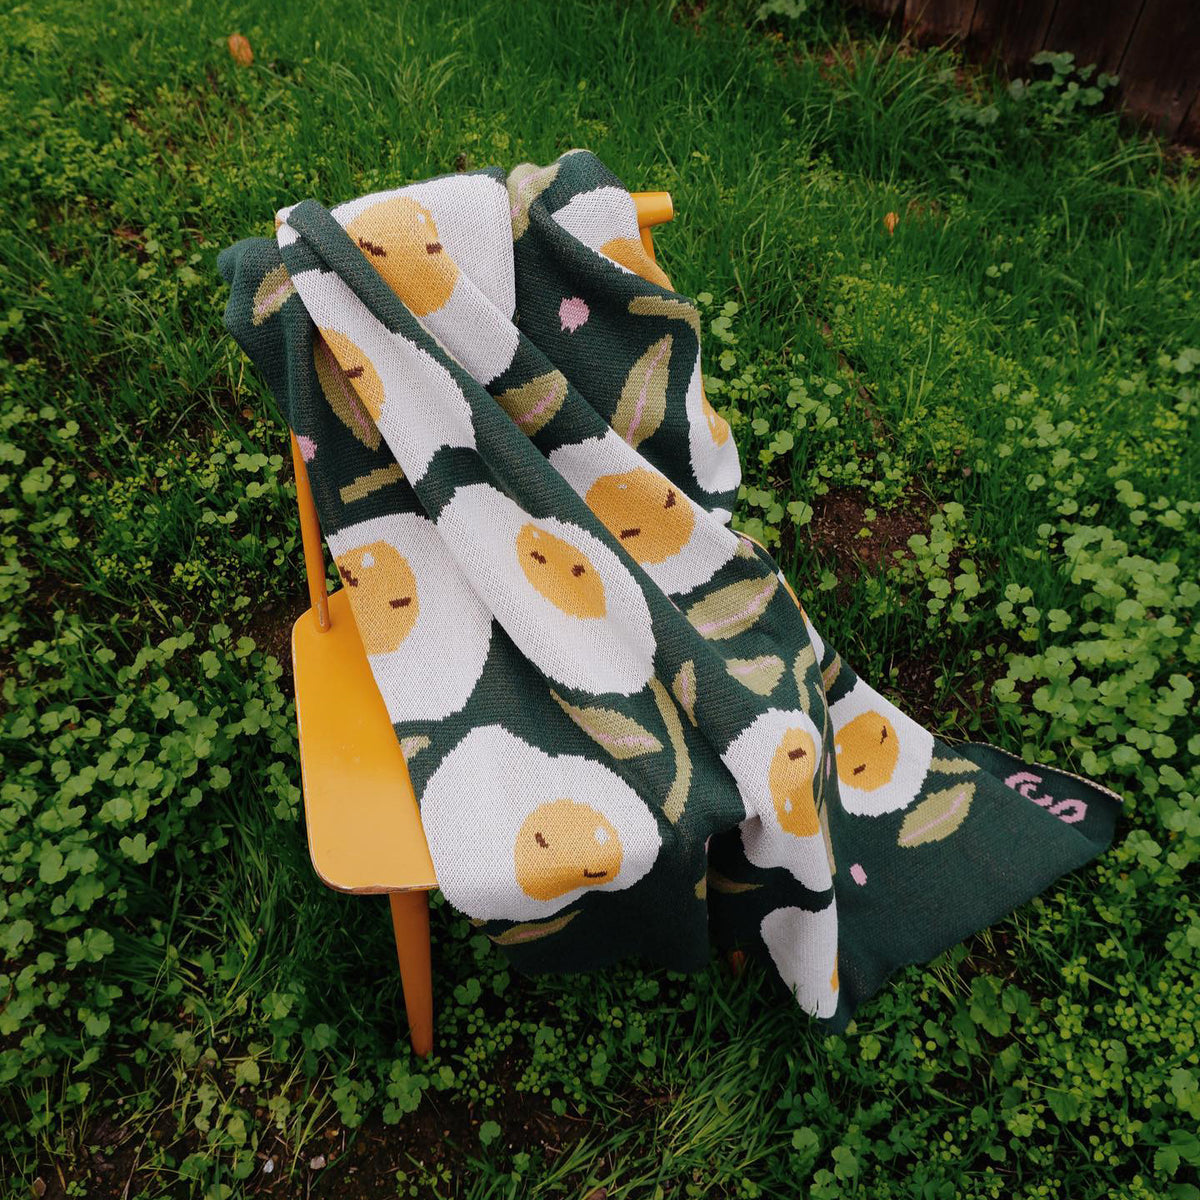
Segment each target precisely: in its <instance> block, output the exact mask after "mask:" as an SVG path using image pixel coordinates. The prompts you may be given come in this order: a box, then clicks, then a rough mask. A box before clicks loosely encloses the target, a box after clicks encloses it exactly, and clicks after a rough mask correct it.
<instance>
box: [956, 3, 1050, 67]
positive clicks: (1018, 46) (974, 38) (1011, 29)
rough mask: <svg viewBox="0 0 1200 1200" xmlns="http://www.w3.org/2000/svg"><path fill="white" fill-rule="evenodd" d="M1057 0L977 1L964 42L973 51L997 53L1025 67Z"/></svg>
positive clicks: (1037, 47) (1011, 63)
mask: <svg viewBox="0 0 1200 1200" xmlns="http://www.w3.org/2000/svg"><path fill="white" fill-rule="evenodd" d="M1056 7H1057V0H978V3H977V4H976V5H975V18H974V20H973V21H972V22H971V32H970V33H969V34H968V36H967V45H968V47H969V50H970V52H971V53H972V54H975V55H979V56H981V57H982V56H986V55H990V54H993V53H995V52H999V55H1000V57H1001V58H1002V59H1003V60H1004V61H1005V62H1006V63H1007V64H1008V65H1009V66H1010V67H1024V66H1025V64H1026V63H1028V62H1029V60H1030V59H1031V58H1032V57H1033V56H1034V55H1035V54H1036V53H1037V52H1038V51H1039V50H1040V49H1041V48H1042V46H1043V45H1044V44H1045V41H1046V30H1047V29H1049V28H1050V22H1051V20H1052V19H1053V17H1054V10H1055V8H1056Z"/></svg>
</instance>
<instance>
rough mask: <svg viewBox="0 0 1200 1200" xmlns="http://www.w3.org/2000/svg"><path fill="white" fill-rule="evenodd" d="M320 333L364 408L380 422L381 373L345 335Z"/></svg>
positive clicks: (333, 331) (381, 400)
mask: <svg viewBox="0 0 1200 1200" xmlns="http://www.w3.org/2000/svg"><path fill="white" fill-rule="evenodd" d="M320 333H321V336H322V337H323V338H324V339H325V344H326V345H327V346H328V347H329V349H330V350H331V351H333V357H334V359H335V360H336V361H337V365H338V366H339V367H340V368H341V371H342V374H343V375H344V376H345V377H346V379H347V380H348V381H349V383H350V385H351V387H353V388H354V391H355V392H356V393H357V395H358V398H359V399H360V400H361V401H362V403H363V407H364V408H365V409H366V410H367V412H369V413H370V414H371V419H372V420H374V421H378V420H379V414H380V413H382V412H383V381H382V380H381V379H380V378H379V372H378V371H376V370H375V368H374V367H373V366H372V365H371V360H370V359H369V358H368V357H367V356H366V355H365V354H364V353H363V352H362V351H361V350H360V349H359V348H358V347H357V346H356V345H355V344H354V343H353V342H352V341H351V340H350V339H349V338H348V337H347V336H346V335H345V334H344V333H338V332H337V331H336V330H333V329H322V330H321V331H320Z"/></svg>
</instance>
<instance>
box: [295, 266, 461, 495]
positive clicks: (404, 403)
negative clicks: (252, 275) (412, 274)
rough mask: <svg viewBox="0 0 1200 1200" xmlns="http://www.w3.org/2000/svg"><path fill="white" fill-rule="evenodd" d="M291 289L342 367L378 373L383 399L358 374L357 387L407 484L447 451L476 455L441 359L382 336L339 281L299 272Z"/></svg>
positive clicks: (376, 323)
mask: <svg viewBox="0 0 1200 1200" xmlns="http://www.w3.org/2000/svg"><path fill="white" fill-rule="evenodd" d="M292 283H293V284H294V285H295V287H296V291H297V292H299V293H300V299H301V300H302V301H303V303H304V307H305V308H306V309H307V310H308V315H309V316H310V317H311V318H312V319H313V322H314V323H315V324H316V326H317V328H318V329H319V330H320V331H321V333H322V335H324V336H325V337H326V340H327V341H328V342H329V345H330V349H331V350H332V351H333V353H334V356H335V357H336V358H337V361H338V364H339V366H340V367H341V368H342V369H343V370H345V371H350V370H352V369H353V370H357V371H360V372H361V371H362V370H363V368H364V366H367V367H369V368H370V370H371V371H373V372H374V377H375V378H376V379H377V380H378V387H379V389H380V391H381V393H382V394H381V395H380V396H374V395H371V396H369V395H367V394H364V392H363V390H362V388H361V384H362V381H363V376H362V375H361V374H360V375H359V377H358V379H357V381H356V382H355V387H356V390H358V391H359V396H360V398H361V399H362V401H363V403H364V405H365V406H366V408H367V410H368V411H369V412H371V415H372V417H373V418H374V420H375V423H376V425H378V427H379V431H380V433H382V434H383V436H384V438H385V439H386V441H387V443H388V445H389V446H390V447H391V450H392V453H393V454H394V455H395V456H396V461H397V462H398V463H399V464H400V467H401V469H402V470H403V471H404V474H405V475H406V476H407V477H408V479H409V480H410V482H412V483H413V484H417V483H419V482H420V481H421V479H423V478H424V476H425V472H426V471H428V470H429V464H430V463H431V462H432V461H433V456H434V455H435V454H436V453H437V452H438V450H440V449H441V448H442V447H443V446H457V447H465V448H468V449H474V448H475V428H474V425H473V424H472V421H471V407H470V405H469V404H468V403H467V398H466V396H465V395H464V394H463V390H462V388H461V387H459V385H458V383H457V382H456V381H455V379H454V377H453V376H452V375H451V374H450V372H449V371H447V370H446V368H445V367H444V366H443V365H442V364H441V363H439V362H438V361H437V359H435V358H434V357H433V356H432V355H431V354H429V353H427V352H426V351H425V350H424V349H422V348H421V347H420V346H417V345H416V344H415V343H413V342H410V341H409V340H408V339H407V338H406V337H404V336H403V335H402V334H399V333H393V332H392V331H391V330H389V329H387V328H385V327H384V325H383V324H382V323H381V322H380V321H379V320H378V318H376V317H375V316H374V315H372V313H371V312H370V311H369V310H368V309H367V307H366V306H365V305H364V304H363V302H362V301H361V300H360V299H359V298H358V297H357V296H356V295H355V294H354V293H353V292H352V291H351V290H350V288H349V287H347V286H346V284H345V283H344V282H343V281H342V280H341V279H340V278H339V277H338V276H337V275H335V274H333V273H331V272H327V271H317V270H313V271H301V272H300V273H299V274H297V275H293V276H292ZM352 360H353V361H352ZM360 360H361V361H360Z"/></svg>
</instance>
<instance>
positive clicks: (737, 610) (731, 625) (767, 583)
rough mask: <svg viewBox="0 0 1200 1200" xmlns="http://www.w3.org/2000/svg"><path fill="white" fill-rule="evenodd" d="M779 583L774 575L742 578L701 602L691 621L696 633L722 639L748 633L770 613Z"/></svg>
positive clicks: (693, 609)
mask: <svg viewBox="0 0 1200 1200" xmlns="http://www.w3.org/2000/svg"><path fill="white" fill-rule="evenodd" d="M778 587H779V580H778V579H777V578H776V577H775V576H774V575H773V574H772V575H767V576H765V577H763V578H759V579H740V580H738V582H737V583H730V584H726V585H725V587H722V588H718V589H717V590H716V591H715V592H712V593H710V594H709V595H707V596H705V597H704V599H703V600H697V601H696V603H695V604H693V605H692V607H691V608H689V609H688V612H687V619H688V620H689V621H690V622H691V623H692V626H693V627H694V628H695V630H696V632H697V633H699V634H702V635H703V636H704V637H706V638H711V639H714V640H718V641H719V640H721V639H723V638H730V637H734V636H736V635H737V634H739V633H743V632H745V630H747V629H749V628H750V626H751V625H753V624H754V623H755V621H757V620H758V618H759V617H761V616H762V615H763V613H764V612H766V610H767V605H768V604H770V603H771V598H772V597H773V596H774V595H775V589H776V588H778Z"/></svg>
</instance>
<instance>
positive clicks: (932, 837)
mask: <svg viewBox="0 0 1200 1200" xmlns="http://www.w3.org/2000/svg"><path fill="white" fill-rule="evenodd" d="M974 796H975V785H974V784H973V783H956V784H955V785H954V786H953V787H948V788H945V789H944V790H942V791H940V792H934V793H933V795H931V796H927V797H926V798H925V799H924V800H922V801H921V803H920V804H918V805H917V807H916V808H914V809H913V810H912V812H910V813H909V814H908V816H907V817H905V818H904V824H903V825H901V826H900V836H899V838H897V845H900V846H908V847H912V846H923V845H924V844H925V843H926V842H940V841H941V840H942V839H943V838H948V837H949V836H950V835H951V834H952V833H953V832H954V831H955V830H956V829H957V828H958V827H959V826H960V825H961V824H962V823H963V820H964V819H965V818H966V815H967V813H968V812H969V811H970V808H971V800H972V799H973V798H974Z"/></svg>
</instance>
